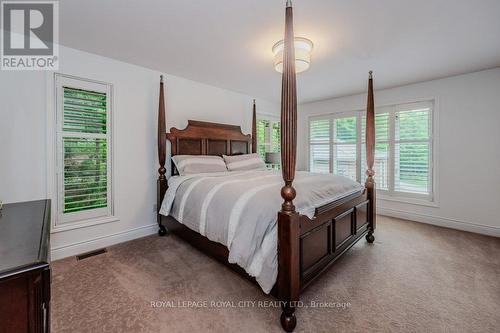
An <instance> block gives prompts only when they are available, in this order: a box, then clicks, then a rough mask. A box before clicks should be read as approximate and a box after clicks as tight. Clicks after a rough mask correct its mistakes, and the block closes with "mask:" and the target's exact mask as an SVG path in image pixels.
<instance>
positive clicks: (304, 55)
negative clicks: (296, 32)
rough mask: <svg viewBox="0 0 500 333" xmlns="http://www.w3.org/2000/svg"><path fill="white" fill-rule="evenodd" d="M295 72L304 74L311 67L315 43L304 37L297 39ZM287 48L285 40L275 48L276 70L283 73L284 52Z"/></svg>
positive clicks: (295, 42)
mask: <svg viewBox="0 0 500 333" xmlns="http://www.w3.org/2000/svg"><path fill="white" fill-rule="evenodd" d="M294 46H295V71H296V72H297V73H300V72H303V71H305V70H307V69H308V68H309V66H310V65H311V51H312V49H313V42H312V41H311V40H309V39H307V38H304V37H295V41H294ZM284 48H285V42H284V40H280V41H279V42H277V43H276V44H274V46H273V53H274V69H275V70H276V71H278V72H280V73H283V51H284Z"/></svg>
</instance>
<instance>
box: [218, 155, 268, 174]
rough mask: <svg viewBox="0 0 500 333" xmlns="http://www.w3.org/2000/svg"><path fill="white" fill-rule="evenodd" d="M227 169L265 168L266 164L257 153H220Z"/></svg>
mask: <svg viewBox="0 0 500 333" xmlns="http://www.w3.org/2000/svg"><path fill="white" fill-rule="evenodd" d="M222 157H224V161H225V162H226V166H227V169H228V170H229V171H238V170H259V169H265V168H266V164H265V163H264V161H263V160H262V158H260V156H259V154H255V153H254V154H245V155H234V156H227V155H222Z"/></svg>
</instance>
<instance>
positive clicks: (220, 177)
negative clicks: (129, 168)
mask: <svg viewBox="0 0 500 333" xmlns="http://www.w3.org/2000/svg"><path fill="white" fill-rule="evenodd" d="M293 185H294V187H295V189H296V191H297V197H296V198H295V200H294V204H295V206H296V209H297V211H298V212H299V213H300V214H302V215H307V216H308V217H309V218H312V217H313V215H314V211H315V208H317V207H320V206H322V205H324V204H326V203H328V202H332V201H335V200H338V199H340V198H343V197H346V196H348V195H351V194H354V193H359V192H361V191H362V190H363V186H362V185H361V184H359V183H357V182H355V181H353V180H351V179H349V178H345V177H341V176H335V175H331V174H315V173H309V172H300V171H299V172H297V174H296V177H295V181H294V183H293ZM168 186H169V188H168V190H167V193H166V194H165V198H164V200H163V203H162V205H161V208H160V214H162V215H166V216H167V215H171V216H172V217H174V218H175V219H176V220H177V221H179V222H180V223H183V224H184V225H186V226H187V227H189V228H190V229H192V230H194V231H196V232H198V233H200V234H202V235H204V236H206V237H207V238H208V239H210V240H212V241H215V242H219V243H221V244H224V245H225V246H227V248H228V249H229V262H230V263H236V264H238V265H239V266H241V267H243V268H244V269H245V271H246V272H247V273H248V274H249V275H250V276H253V277H255V279H256V280H257V282H258V283H259V285H260V286H261V288H262V290H263V291H264V292H265V293H269V292H270V291H271V289H272V287H273V285H274V283H275V282H276V277H277V274H278V262H277V225H276V221H277V213H278V211H279V210H280V209H281V203H282V202H283V199H282V198H281V195H280V191H281V187H282V186H283V179H282V176H281V172H277V171H271V170H253V171H241V172H235V171H233V172H222V173H210V174H196V175H187V176H174V177H171V178H170V179H169V180H168Z"/></svg>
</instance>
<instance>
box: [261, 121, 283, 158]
mask: <svg viewBox="0 0 500 333" xmlns="http://www.w3.org/2000/svg"><path fill="white" fill-rule="evenodd" d="M280 139H281V126H280V122H279V120H278V118H275V117H271V116H262V115H257V153H258V154H259V155H260V157H261V158H262V159H263V160H264V161H265V160H266V153H279V152H280V151H281V141H280Z"/></svg>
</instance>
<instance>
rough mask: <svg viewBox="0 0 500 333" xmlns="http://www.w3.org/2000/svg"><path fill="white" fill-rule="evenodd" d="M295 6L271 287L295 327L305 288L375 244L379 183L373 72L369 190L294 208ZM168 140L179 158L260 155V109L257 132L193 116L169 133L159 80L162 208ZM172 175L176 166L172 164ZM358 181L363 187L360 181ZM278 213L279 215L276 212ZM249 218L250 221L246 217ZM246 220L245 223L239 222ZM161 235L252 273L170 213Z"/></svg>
mask: <svg viewBox="0 0 500 333" xmlns="http://www.w3.org/2000/svg"><path fill="white" fill-rule="evenodd" d="M293 39H294V36H293V18H292V7H291V4H290V3H289V2H287V7H286V25H285V52H284V61H283V63H284V69H283V76H282V96H281V161H282V177H283V180H282V184H284V186H283V187H282V188H281V197H282V199H283V203H282V206H281V210H280V211H279V212H277V253H278V259H277V260H278V263H277V280H276V283H275V284H274V287H273V288H272V290H271V294H273V295H274V296H276V297H277V298H278V300H279V301H281V302H282V303H281V304H282V314H281V325H282V327H283V329H284V330H285V331H288V332H291V331H293V329H294V328H295V326H296V317H295V314H294V312H295V306H294V305H295V304H296V303H295V302H297V301H299V295H300V293H301V292H302V291H303V290H304V289H305V288H306V287H307V286H308V285H309V284H310V283H311V282H312V281H313V280H314V279H315V278H316V277H318V276H319V275H320V274H321V273H322V272H323V271H324V270H326V269H327V268H328V267H329V266H331V265H332V264H333V263H334V262H335V261H336V260H337V259H338V258H339V257H340V256H341V255H342V254H343V253H345V252H346V251H347V250H348V249H349V248H351V247H352V246H353V245H354V244H355V243H356V242H357V241H358V240H360V239H361V238H362V237H363V236H366V240H367V241H368V242H370V243H372V242H373V241H374V236H373V232H374V229H375V182H374V178H373V176H374V172H373V163H374V143H375V124H374V121H375V120H374V118H375V117H374V104H373V82H372V76H371V72H370V76H369V80H368V100H367V117H366V148H367V151H366V156H367V172H366V174H367V180H366V183H365V186H364V190H362V191H359V192H356V193H351V194H349V195H347V196H344V197H341V198H339V199H338V200H334V201H332V202H328V203H326V204H322V205H321V206H318V207H316V209H315V211H314V214H313V216H312V217H311V216H309V217H308V216H307V215H302V214H300V213H299V212H298V211H297V210H296V207H295V205H294V204H295V203H294V199H295V198H296V190H295V188H294V180H295V178H296V173H295V163H296V147H297V96H296V83H295V68H294V49H293ZM166 140H169V141H170V142H171V154H172V156H176V155H219V156H221V155H238V154H249V153H255V152H256V149H257V143H256V110H255V101H254V103H253V115H252V135H244V134H243V133H242V132H241V129H240V127H239V126H234V125H226V124H219V123H208V122H201V121H194V120H189V122H188V126H187V127H186V128H185V129H176V128H171V129H170V132H169V133H166V128H165V103H164V89H163V78H162V79H161V82H160V97H159V114H158V157H159V163H160V168H159V169H158V172H159V177H158V197H157V204H158V208H159V207H160V206H161V205H162V202H163V200H164V197H165V193H166V191H167V189H168V185H167V179H166V177H165V174H166V168H165V161H166ZM172 170H173V173H176V167H175V165H174V164H172ZM358 185H359V184H358ZM275 216H276V215H275ZM247 222H248V221H247ZM242 223H245V221H242ZM158 224H159V235H160V236H163V235H165V234H166V232H167V229H168V231H169V232H171V233H173V234H176V235H178V236H179V237H181V238H183V239H184V240H186V241H188V242H189V243H191V244H192V245H193V246H195V247H197V248H199V249H201V250H202V251H204V252H205V253H207V254H209V255H211V256H213V257H215V258H216V259H218V260H220V261H221V262H223V263H225V264H226V265H228V266H230V267H231V268H233V269H234V270H235V271H237V272H239V273H241V274H243V275H244V276H246V277H248V278H250V279H252V280H253V278H251V277H250V276H249V275H248V274H247V273H246V272H245V270H244V269H242V268H241V267H240V266H238V265H236V264H230V263H229V262H228V257H229V255H230V252H229V250H228V247H226V246H225V245H223V244H221V243H218V242H215V241H212V240H209V238H207V237H205V236H204V235H202V234H201V233H198V232H196V231H194V230H192V229H190V228H188V227H187V226H186V225H185V224H183V223H180V222H179V221H177V220H176V219H175V218H174V217H173V216H170V215H169V216H162V215H160V214H158Z"/></svg>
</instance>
